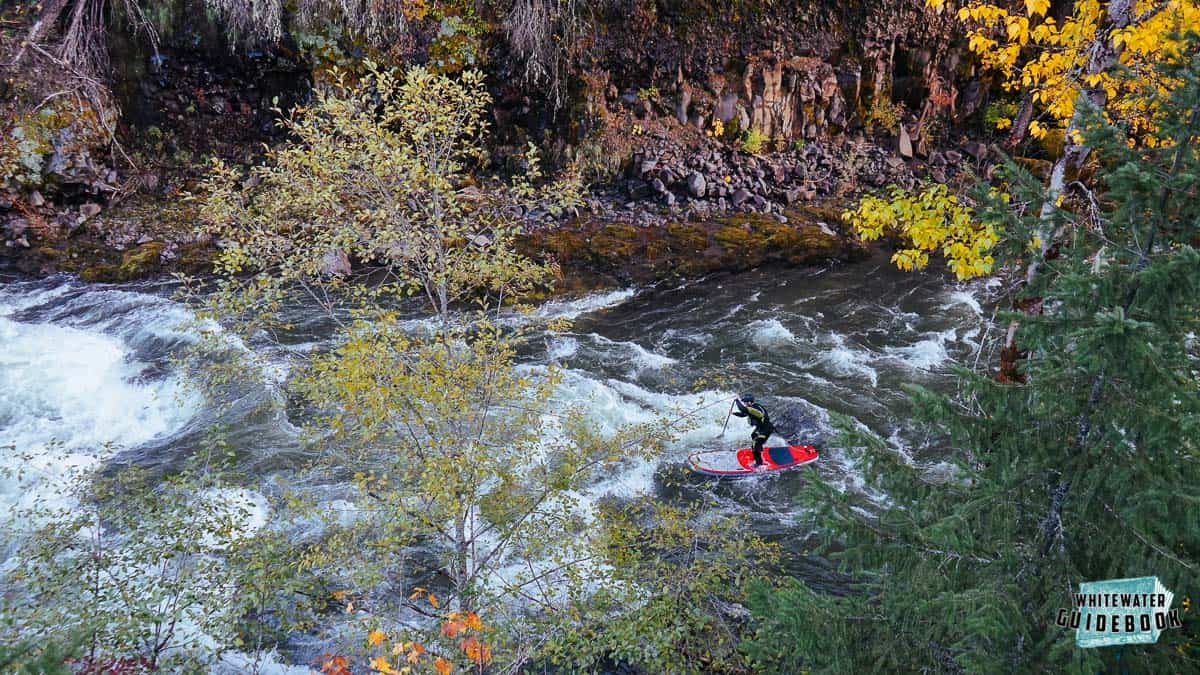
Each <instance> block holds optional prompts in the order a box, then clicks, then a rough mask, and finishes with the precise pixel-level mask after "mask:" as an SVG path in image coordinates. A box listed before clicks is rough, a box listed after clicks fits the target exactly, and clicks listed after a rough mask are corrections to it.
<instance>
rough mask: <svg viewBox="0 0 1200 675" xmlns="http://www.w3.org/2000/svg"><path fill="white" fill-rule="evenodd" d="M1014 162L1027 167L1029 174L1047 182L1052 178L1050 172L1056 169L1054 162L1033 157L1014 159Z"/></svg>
mask: <svg viewBox="0 0 1200 675" xmlns="http://www.w3.org/2000/svg"><path fill="white" fill-rule="evenodd" d="M1013 161H1014V162H1016V163H1017V164H1020V165H1021V166H1023V167H1025V170H1026V171H1028V172H1029V173H1031V174H1033V175H1034V176H1037V177H1038V178H1040V179H1042V180H1045V179H1046V178H1047V177H1049V176H1050V170H1051V169H1052V168H1054V162H1051V161H1050V160H1048V159H1035V158H1033V157H1013Z"/></svg>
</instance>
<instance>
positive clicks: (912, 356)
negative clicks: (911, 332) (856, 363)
mask: <svg viewBox="0 0 1200 675" xmlns="http://www.w3.org/2000/svg"><path fill="white" fill-rule="evenodd" d="M957 336H958V333H957V331H956V330H955V329H953V328H949V329H947V330H944V331H941V332H938V333H930V334H929V336H928V337H926V338H925V339H924V340H921V341H919V342H916V343H914V344H911V345H905V346H903V347H887V348H885V349H884V351H885V352H887V353H888V354H889V355H891V356H893V357H895V358H897V359H899V360H900V361H902V362H903V363H904V364H905V365H907V366H908V367H910V368H916V369H918V370H932V369H934V368H936V367H938V366H940V365H942V364H943V363H945V362H946V361H948V360H950V352H949V351H947V349H946V344H947V343H951V342H954V341H955V340H956V339H957Z"/></svg>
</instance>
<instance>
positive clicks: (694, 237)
mask: <svg viewBox="0 0 1200 675" xmlns="http://www.w3.org/2000/svg"><path fill="white" fill-rule="evenodd" d="M667 239H668V240H669V241H670V245H671V249H672V250H675V251H679V252H681V253H701V252H702V251H704V249H706V248H708V233H707V232H705V231H704V228H701V227H698V226H696V225H688V224H684V223H670V224H668V225H667Z"/></svg>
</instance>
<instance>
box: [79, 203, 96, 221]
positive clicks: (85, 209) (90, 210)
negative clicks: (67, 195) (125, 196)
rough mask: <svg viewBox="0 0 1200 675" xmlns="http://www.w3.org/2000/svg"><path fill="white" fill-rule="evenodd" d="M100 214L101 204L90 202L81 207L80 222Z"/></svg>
mask: <svg viewBox="0 0 1200 675" xmlns="http://www.w3.org/2000/svg"><path fill="white" fill-rule="evenodd" d="M99 214H100V205H99V204H95V203H92V202H88V203H86V204H83V205H82V206H80V207H79V222H81V223H82V222H84V221H86V220H88V219H89V218H94V217H95V216H97V215H99Z"/></svg>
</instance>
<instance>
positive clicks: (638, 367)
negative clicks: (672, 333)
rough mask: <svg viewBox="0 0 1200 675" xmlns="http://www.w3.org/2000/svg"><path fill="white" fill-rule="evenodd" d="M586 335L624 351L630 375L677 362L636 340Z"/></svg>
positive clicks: (599, 343)
mask: <svg viewBox="0 0 1200 675" xmlns="http://www.w3.org/2000/svg"><path fill="white" fill-rule="evenodd" d="M588 337H589V338H591V339H592V341H593V342H595V343H596V344H598V345H602V346H605V347H608V348H610V349H613V350H618V351H622V352H624V353H625V354H626V357H625V360H627V361H628V362H629V363H630V364H632V366H633V367H632V369H631V371H630V374H632V375H636V374H638V373H640V372H642V371H644V370H660V369H662V368H665V367H667V366H670V365H672V364H674V363H676V362H677V361H676V360H675V359H673V358H671V357H669V356H666V355H663V354H658V353H656V352H652V351H650V350H648V349H646V348H645V347H643V346H641V345H639V344H638V343H636V342H618V341H615V340H609V339H608V338H606V337H604V336H603V335H597V334H595V333H592V334H591V335H589V336H588Z"/></svg>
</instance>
